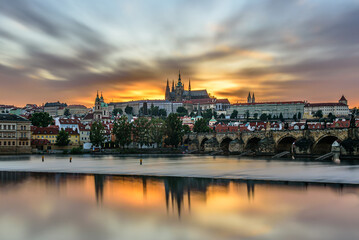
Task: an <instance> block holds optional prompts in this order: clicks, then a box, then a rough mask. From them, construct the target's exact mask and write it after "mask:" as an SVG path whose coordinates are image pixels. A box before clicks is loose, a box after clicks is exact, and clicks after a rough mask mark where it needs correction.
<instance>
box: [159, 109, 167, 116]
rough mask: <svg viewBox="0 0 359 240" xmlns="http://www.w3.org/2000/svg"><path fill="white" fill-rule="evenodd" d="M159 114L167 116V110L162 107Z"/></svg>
mask: <svg viewBox="0 0 359 240" xmlns="http://www.w3.org/2000/svg"><path fill="white" fill-rule="evenodd" d="M158 116H160V117H166V116H167V111H166V109H163V108H161V109H160V110H158Z"/></svg>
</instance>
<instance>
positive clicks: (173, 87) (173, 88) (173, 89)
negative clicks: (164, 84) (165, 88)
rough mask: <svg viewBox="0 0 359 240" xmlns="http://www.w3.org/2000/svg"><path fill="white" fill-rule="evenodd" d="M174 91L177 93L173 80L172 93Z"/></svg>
mask: <svg viewBox="0 0 359 240" xmlns="http://www.w3.org/2000/svg"><path fill="white" fill-rule="evenodd" d="M174 91H175V81H174V80H172V92H174Z"/></svg>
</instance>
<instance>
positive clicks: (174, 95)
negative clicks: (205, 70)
mask: <svg viewBox="0 0 359 240" xmlns="http://www.w3.org/2000/svg"><path fill="white" fill-rule="evenodd" d="M208 98H210V97H209V95H208V93H207V90H195V91H192V90H191V80H188V90H187V91H186V90H184V84H183V83H182V80H181V72H179V74H178V82H177V84H176V86H175V84H174V81H173V82H172V89H170V86H169V83H168V80H167V86H166V94H165V99H166V100H168V101H172V102H174V101H175V102H182V101H184V100H191V99H208Z"/></svg>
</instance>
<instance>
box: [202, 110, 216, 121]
mask: <svg viewBox="0 0 359 240" xmlns="http://www.w3.org/2000/svg"><path fill="white" fill-rule="evenodd" d="M212 115H214V113H212V109H207V110H206V111H204V113H203V114H202V117H203V118H204V119H208V120H209V119H211V118H212Z"/></svg>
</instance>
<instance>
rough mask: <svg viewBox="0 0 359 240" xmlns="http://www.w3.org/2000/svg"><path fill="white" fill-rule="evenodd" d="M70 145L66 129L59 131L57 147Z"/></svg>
mask: <svg viewBox="0 0 359 240" xmlns="http://www.w3.org/2000/svg"><path fill="white" fill-rule="evenodd" d="M69 143H70V139H69V133H68V132H66V131H65V130H64V129H61V130H60V131H59V134H58V135H57V136H56V145H57V146H67V145H69Z"/></svg>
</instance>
